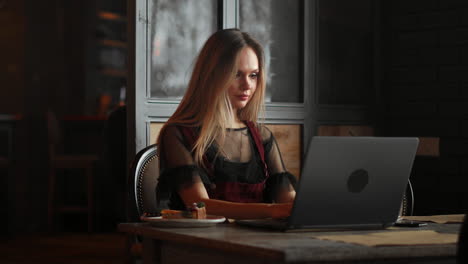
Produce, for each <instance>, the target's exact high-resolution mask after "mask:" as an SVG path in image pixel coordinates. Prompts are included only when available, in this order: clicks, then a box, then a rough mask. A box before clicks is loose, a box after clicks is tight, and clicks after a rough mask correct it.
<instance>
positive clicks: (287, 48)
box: [239, 0, 303, 102]
mask: <svg viewBox="0 0 468 264" xmlns="http://www.w3.org/2000/svg"><path fill="white" fill-rule="evenodd" d="M239 8H240V12H239V21H240V29H241V30H242V31H246V32H249V33H250V34H251V35H252V36H254V37H255V38H256V39H257V40H258V41H259V42H260V43H261V44H262V45H263V48H264V49H265V62H266V66H267V72H268V76H267V90H266V101H267V102H303V88H302V73H301V72H302V66H301V65H302V56H303V51H302V38H301V32H302V9H303V4H302V1H300V0H242V1H239Z"/></svg>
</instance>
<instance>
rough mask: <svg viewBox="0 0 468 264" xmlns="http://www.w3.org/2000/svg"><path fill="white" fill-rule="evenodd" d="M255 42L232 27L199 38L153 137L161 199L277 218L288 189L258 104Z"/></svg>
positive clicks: (260, 64)
mask: <svg viewBox="0 0 468 264" xmlns="http://www.w3.org/2000/svg"><path fill="white" fill-rule="evenodd" d="M265 76H266V75H265V65H264V55H263V49H262V47H261V45H260V44H259V43H258V42H257V41H256V40H254V39H253V38H252V37H251V36H249V34H247V33H245V32H241V31H239V30H238V29H226V30H221V31H218V32H216V33H215V34H213V35H212V36H211V37H210V38H209V39H208V40H207V42H206V43H205V45H204V46H203V48H202V50H201V51H200V54H199V55H198V58H197V60H196V63H195V67H194V70H193V73H192V76H191V79H190V82H189V86H188V89H187V92H186V94H185V96H184V98H183V99H182V101H181V103H180V105H179V107H178V108H177V110H176V111H175V113H174V114H173V115H172V116H171V118H169V120H168V122H167V123H166V124H165V126H164V127H163V128H162V130H161V133H160V136H159V138H158V142H157V143H158V146H159V151H160V153H159V154H160V168H161V174H160V178H159V183H158V187H157V200H158V203H159V204H160V206H161V207H170V208H172V209H179V210H183V209H185V205H191V204H193V203H194V202H204V203H205V204H206V209H207V212H208V214H212V215H222V216H225V217H227V218H234V219H254V218H284V217H287V216H289V214H290V211H291V206H292V201H293V200H294V197H295V191H294V188H293V185H294V183H295V178H294V176H293V175H291V174H290V173H288V172H287V171H286V169H285V167H284V164H283V161H282V159H281V154H280V151H279V149H278V145H277V143H276V141H275V138H274V137H273V135H272V133H271V131H270V130H268V129H267V128H266V127H264V126H262V125H259V124H257V117H258V113H259V112H260V111H261V110H262V109H263V100H264V94H265Z"/></svg>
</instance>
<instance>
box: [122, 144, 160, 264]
mask: <svg viewBox="0 0 468 264" xmlns="http://www.w3.org/2000/svg"><path fill="white" fill-rule="evenodd" d="M158 178H159V157H158V151H157V146H156V144H153V145H150V146H148V147H146V148H144V149H142V150H140V151H139V152H138V153H137V155H136V156H135V158H134V160H133V162H132V165H131V168H130V177H129V184H128V186H129V204H128V209H127V218H128V221H129V222H139V221H140V216H141V215H143V214H144V213H156V212H158V211H159V210H158V207H157V204H156V185H157V184H158ZM141 254H142V245H141V241H140V239H139V238H138V237H135V236H132V237H129V238H128V241H127V263H132V262H133V259H134V258H138V257H141Z"/></svg>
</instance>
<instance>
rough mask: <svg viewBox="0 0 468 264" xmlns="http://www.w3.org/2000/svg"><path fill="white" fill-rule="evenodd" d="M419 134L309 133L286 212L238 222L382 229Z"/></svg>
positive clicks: (397, 202) (393, 210) (393, 211)
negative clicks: (280, 218)
mask: <svg viewBox="0 0 468 264" xmlns="http://www.w3.org/2000/svg"><path fill="white" fill-rule="evenodd" d="M418 144H419V140H418V138H403V137H325V136H316V137H313V138H312V140H311V142H310V144H309V147H308V150H307V153H306V156H305V159H304V166H303V169H302V176H301V177H300V179H299V182H298V186H297V188H296V199H295V201H294V204H293V208H292V212H291V215H290V216H289V217H288V218H287V219H283V221H278V220H277V219H255V220H238V221H236V222H237V223H238V224H241V225H248V226H255V227H269V228H274V229H279V230H283V231H294V230H298V231H300V230H304V229H306V230H307V229H310V230H336V229H338V230H342V229H345V230H347V229H383V228H386V227H388V226H392V225H393V224H394V222H395V221H396V220H397V218H398V214H399V211H400V206H401V202H402V199H403V195H404V192H405V190H406V186H407V183H408V179H409V176H410V174H411V169H412V166H413V161H414V158H415V156H416V150H417V147H418Z"/></svg>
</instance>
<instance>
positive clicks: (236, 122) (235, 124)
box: [229, 118, 245, 128]
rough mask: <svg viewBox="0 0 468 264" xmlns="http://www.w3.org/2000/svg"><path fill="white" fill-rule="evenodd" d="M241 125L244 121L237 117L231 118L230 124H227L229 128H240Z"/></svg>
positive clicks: (243, 124)
mask: <svg viewBox="0 0 468 264" xmlns="http://www.w3.org/2000/svg"><path fill="white" fill-rule="evenodd" d="M242 127H245V123H244V122H243V121H241V120H239V119H238V118H236V119H235V120H233V121H232V122H231V125H230V126H229V128H242Z"/></svg>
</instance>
